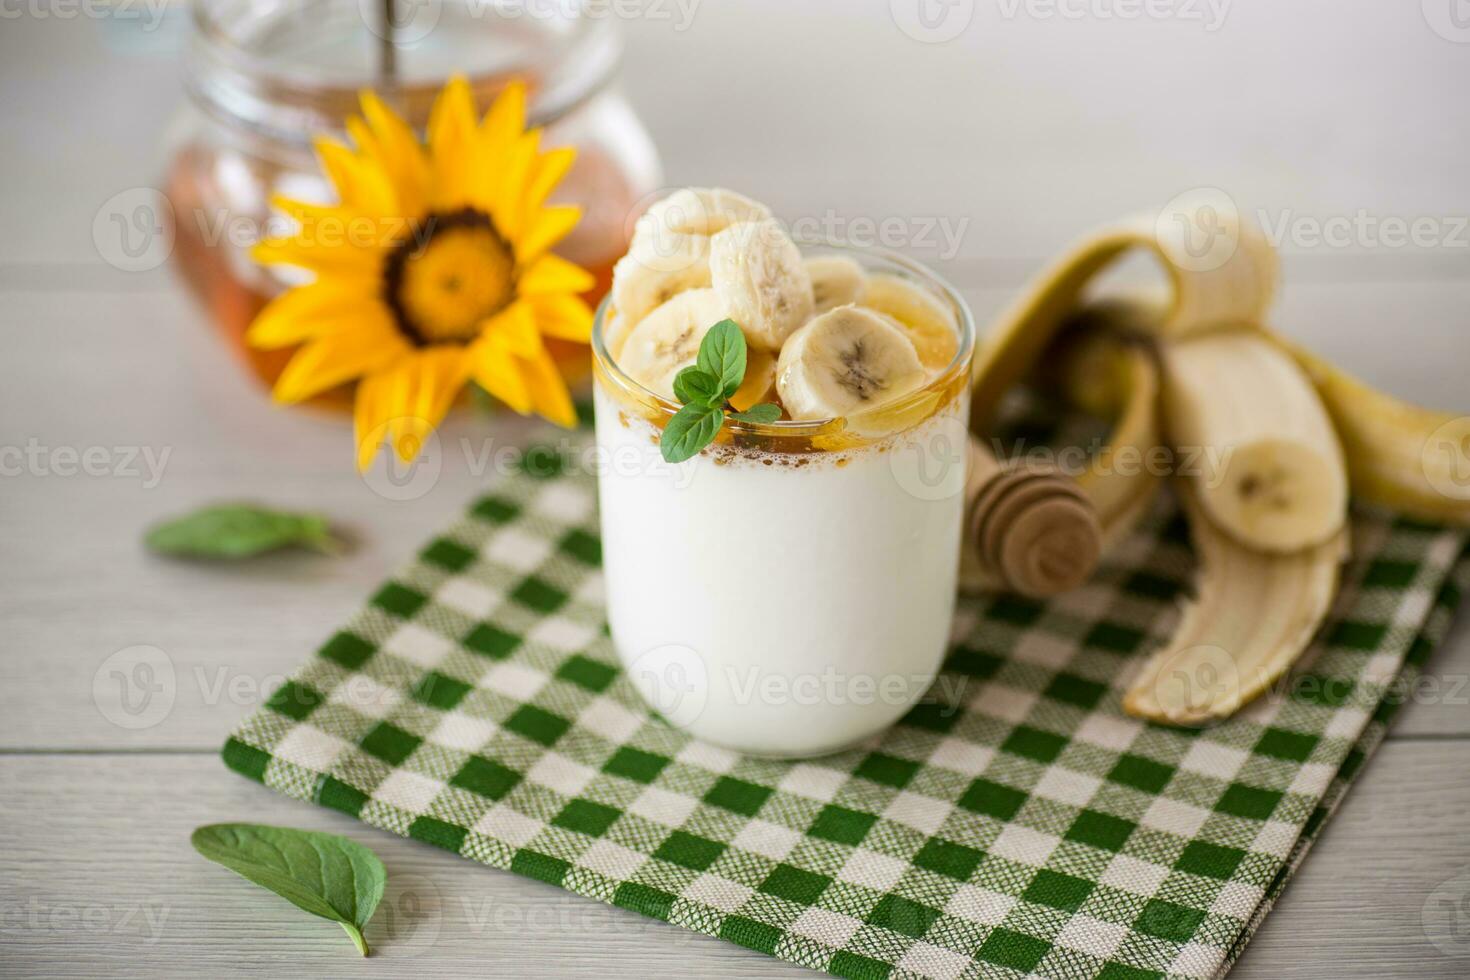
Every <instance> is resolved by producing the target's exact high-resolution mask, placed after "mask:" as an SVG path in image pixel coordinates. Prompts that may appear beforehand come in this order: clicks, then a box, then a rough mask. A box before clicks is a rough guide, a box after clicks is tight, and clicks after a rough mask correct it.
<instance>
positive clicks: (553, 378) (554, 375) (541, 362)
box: [519, 351, 577, 429]
mask: <svg viewBox="0 0 1470 980" xmlns="http://www.w3.org/2000/svg"><path fill="white" fill-rule="evenodd" d="M519 360H520V362H521V365H522V367H523V368H524V374H523V377H524V378H525V381H526V387H527V388H528V389H529V390H530V392H531V404H532V405H533V406H534V407H535V409H536V414H538V415H540V416H542V417H543V418H546V419H548V420H550V421H552V422H555V423H556V424H557V425H559V426H562V427H563V428H566V429H571V428H574V427H575V426H576V424H577V410H576V408H575V407H573V405H572V396H571V394H570V393H569V392H568V391H567V383H566V382H565V381H564V380H562V376H561V372H560V371H558V370H557V369H556V362H555V361H553V360H552V359H551V355H550V354H548V353H547V352H546V351H542V352H541V353H540V354H539V355H538V356H536V357H533V358H519Z"/></svg>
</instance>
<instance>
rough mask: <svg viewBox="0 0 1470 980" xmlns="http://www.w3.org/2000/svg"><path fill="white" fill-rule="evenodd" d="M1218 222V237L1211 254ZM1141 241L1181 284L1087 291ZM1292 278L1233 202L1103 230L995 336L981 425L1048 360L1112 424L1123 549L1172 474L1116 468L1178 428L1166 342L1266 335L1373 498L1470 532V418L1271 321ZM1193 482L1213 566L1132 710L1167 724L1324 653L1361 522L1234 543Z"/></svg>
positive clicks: (1224, 705) (1236, 704)
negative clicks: (1170, 410) (1114, 294)
mask: <svg viewBox="0 0 1470 980" xmlns="http://www.w3.org/2000/svg"><path fill="white" fill-rule="evenodd" d="M1201 229H1206V230H1211V234H1210V235H1208V236H1206V237H1207V239H1208V241H1207V242H1206V244H1207V245H1208V246H1209V247H1207V248H1205V249H1203V250H1202V249H1201V248H1200V245H1201V240H1200V237H1199V235H1198V234H1197V233H1198V232H1199V231H1200V230H1201ZM1221 242H1223V243H1224V246H1223V247H1221V245H1220V243H1221ZM1139 250H1142V251H1145V252H1147V253H1150V254H1152V255H1153V256H1154V257H1155V258H1156V259H1158V260H1159V263H1160V265H1161V266H1162V267H1163V269H1164V271H1165V272H1166V274H1167V277H1168V281H1169V287H1170V288H1169V290H1168V291H1167V294H1166V295H1164V296H1163V297H1161V298H1153V297H1149V296H1146V295H1145V296H1140V297H1134V298H1130V299H1126V300H1122V301H1118V300H1111V301H1105V302H1101V303H1099V302H1092V303H1088V302H1086V301H1085V296H1086V293H1087V290H1088V289H1089V287H1090V286H1091V285H1092V284H1093V282H1094V280H1095V279H1096V277H1097V276H1098V275H1099V274H1100V273H1101V272H1103V271H1104V270H1105V269H1107V268H1109V267H1110V266H1112V265H1113V264H1114V263H1115V262H1116V261H1117V260H1118V259H1120V258H1121V257H1122V256H1124V255H1125V254H1128V253H1130V252H1136V251H1139ZM1276 279H1277V263H1276V258H1275V253H1274V250H1273V249H1272V248H1271V246H1270V244H1269V243H1268V242H1267V241H1266V240H1265V239H1264V238H1263V237H1262V236H1261V235H1260V234H1259V232H1257V231H1255V230H1253V229H1251V228H1249V227H1247V226H1246V225H1245V223H1243V222H1241V221H1239V220H1238V216H1237V215H1236V214H1235V212H1234V210H1233V209H1225V210H1222V209H1220V208H1218V207H1216V206H1215V205H1214V204H1212V203H1211V202H1209V201H1196V202H1191V201H1184V202H1181V203H1179V204H1177V205H1176V206H1175V207H1173V208H1171V209H1168V210H1166V211H1165V212H1164V213H1163V214H1160V215H1158V216H1149V217H1146V218H1141V219H1134V220H1131V221H1127V222H1124V223H1122V224H1120V225H1118V226H1116V227H1114V228H1110V229H1106V230H1104V231H1102V232H1100V233H1097V234H1095V235H1092V236H1090V237H1089V238H1087V239H1086V240H1084V241H1083V242H1081V243H1080V244H1079V245H1077V246H1076V247H1075V248H1073V249H1072V250H1071V251H1069V252H1068V253H1067V254H1066V255H1064V256H1063V257H1062V258H1061V259H1060V260H1058V261H1057V262H1055V263H1053V264H1052V266H1050V267H1049V268H1048V270H1047V271H1046V272H1044V273H1043V274H1042V275H1041V276H1040V277H1039V278H1038V281H1037V282H1036V283H1035V284H1034V285H1033V286H1032V287H1031V288H1030V289H1029V290H1028V291H1027V292H1026V293H1025V294H1024V295H1023V296H1022V298H1021V299H1020V300H1019V301H1018V302H1017V303H1016V304H1015V305H1014V306H1013V307H1012V308H1011V310H1010V311H1009V312H1008V313H1007V314H1006V315H1005V316H1004V317H1002V318H1001V320H1000V322H999V325H998V326H997V327H996V328H995V329H993V330H992V331H991V333H990V334H989V336H988V337H987V338H986V339H985V340H984V341H983V342H982V343H981V345H980V347H979V349H978V350H977V353H976V362H975V368H974V374H973V397H972V400H971V405H972V408H971V428H972V429H973V430H974V431H975V432H977V433H979V434H982V435H983V434H985V433H986V432H987V431H988V430H989V428H990V427H991V425H992V424H993V423H994V420H995V415H996V413H997V411H998V408H999V405H1000V402H1001V399H1002V398H1003V397H1004V395H1005V393H1006V392H1007V391H1008V390H1009V389H1010V388H1011V387H1012V386H1013V385H1015V384H1017V383H1019V382H1020V381H1021V380H1023V379H1024V378H1025V377H1026V376H1027V375H1028V374H1031V373H1032V372H1033V370H1034V369H1035V368H1036V367H1037V366H1038V364H1040V363H1042V362H1043V360H1045V361H1046V362H1047V366H1048V367H1049V368H1050V373H1051V375H1052V377H1053V379H1054V380H1056V381H1057V382H1058V384H1059V385H1060V387H1061V388H1062V390H1063V391H1064V392H1065V393H1066V394H1067V396H1068V397H1069V398H1070V399H1071V401H1072V402H1073V403H1074V404H1076V405H1078V406H1080V407H1082V408H1083V409H1084V410H1087V411H1089V412H1091V413H1093V414H1096V415H1099V416H1101V417H1103V418H1106V419H1110V420H1111V421H1112V429H1111V432H1110V435H1109V437H1108V445H1107V446H1106V447H1105V448H1104V450H1103V453H1102V454H1101V455H1100V457H1099V460H1096V461H1094V463H1095V465H1093V466H1091V467H1089V468H1088V471H1087V472H1086V473H1084V474H1082V475H1080V476H1079V477H1078V482H1079V484H1080V485H1081V486H1082V487H1083V488H1084V490H1085V491H1086V493H1087V495H1088V497H1089V498H1090V499H1091V500H1092V501H1093V503H1094V505H1095V506H1096V507H1097V510H1098V512H1099V518H1100V521H1101V523H1102V525H1103V527H1104V532H1105V542H1106V543H1108V544H1111V543H1115V542H1116V541H1117V540H1119V539H1120V538H1121V537H1122V536H1123V535H1124V534H1125V533H1126V531H1127V530H1128V528H1130V527H1131V526H1132V522H1133V520H1134V519H1135V518H1136V517H1137V516H1138V515H1139V514H1140V513H1141V512H1143V511H1144V510H1145V509H1146V508H1147V505H1148V502H1149V501H1150V500H1151V499H1152V495H1153V493H1154V492H1155V491H1156V490H1157V488H1158V486H1159V485H1160V484H1161V482H1162V480H1161V478H1160V477H1159V476H1158V474H1156V473H1153V472H1149V470H1150V467H1146V466H1145V467H1141V468H1131V467H1130V468H1123V467H1117V466H1112V467H1108V466H1103V465H1098V464H1100V463H1101V462H1102V461H1103V460H1105V459H1106V458H1108V457H1109V456H1111V457H1114V458H1116V457H1117V455H1118V453H1119V452H1120V451H1125V452H1129V453H1138V454H1140V455H1139V458H1141V459H1146V458H1147V455H1146V454H1147V453H1148V452H1150V451H1153V450H1155V449H1157V448H1159V447H1161V446H1163V445H1164V444H1165V440H1167V439H1168V438H1169V432H1168V426H1167V424H1166V420H1165V419H1164V417H1163V415H1164V409H1163V406H1162V404H1161V399H1160V392H1161V389H1162V387H1163V385H1164V384H1165V383H1166V379H1165V378H1164V377H1163V376H1162V374H1161V370H1162V368H1161V359H1160V358H1159V357H1157V356H1156V354H1155V353H1154V351H1156V350H1157V349H1158V348H1161V347H1165V346H1167V345H1170V344H1174V343H1179V342H1181V341H1184V340H1187V339H1188V338H1191V337H1194V336H1197V335H1200V334H1204V333H1206V332H1211V331H1218V330H1225V329H1233V330H1241V329H1244V330H1252V331H1259V333H1260V334H1261V335H1262V336H1264V337H1266V338H1268V339H1269V340H1270V341H1271V342H1272V343H1274V344H1277V345H1279V346H1280V347H1281V348H1282V349H1283V350H1285V351H1286V352H1287V353H1289V354H1290V355H1291V357H1292V358H1293V359H1294V360H1295V362H1296V363H1297V365H1299V366H1300V367H1301V369H1302V370H1303V371H1304V372H1305V373H1306V375H1307V377H1308V379H1309V380H1310V382H1311V386H1312V388H1313V390H1314V391H1315V393H1316V395H1317V397H1318V398H1320V400H1321V403H1322V406H1323V408H1325V409H1326V413H1327V415H1328V417H1329V418H1330V420H1331V423H1332V429H1333V431H1334V433H1335V435H1336V437H1337V439H1338V440H1339V442H1340V444H1341V447H1342V454H1343V459H1344V461H1345V463H1346V468H1347V471H1348V477H1349V482H1350V488H1351V492H1352V493H1353V495H1354V496H1355V497H1356V498H1357V499H1359V500H1362V501H1366V502H1369V503H1373V504H1378V505H1382V506H1386V507H1389V508H1391V509H1394V510H1397V511H1400V512H1403V513H1405V514H1408V515H1410V516H1412V517H1416V518H1419V519H1422V520H1426V521H1430V522H1435V523H1447V524H1455V525H1459V526H1470V419H1467V418H1457V417H1455V416H1452V415H1449V414H1447V413H1442V412H1433V411H1429V410H1426V409H1422V408H1418V407H1416V406H1413V405H1409V404H1406V403H1404V402H1402V401H1399V400H1398V399H1395V398H1392V397H1391V396H1389V395H1386V394H1384V393H1382V392H1378V391H1375V390H1373V389H1372V388H1370V387H1369V386H1367V385H1365V384H1363V383H1362V382H1361V381H1359V380H1357V379H1355V378H1353V377H1351V376H1350V375H1347V374H1345V373H1344V372H1341V371H1339V370H1338V369H1336V368H1335V367H1333V366H1332V365H1330V364H1328V363H1327V362H1325V361H1323V360H1322V359H1321V358H1319V357H1316V356H1315V355H1313V354H1312V353H1310V352H1308V351H1306V350H1304V349H1302V348H1301V347H1299V346H1298V345H1296V344H1294V343H1292V342H1290V341H1288V340H1286V339H1285V338H1283V337H1281V336H1280V335H1279V334H1277V333H1276V332H1275V331H1273V330H1271V329H1270V328H1269V327H1268V326H1266V324H1267V322H1268V320H1267V312H1268V309H1269V306H1270V303H1271V300H1272V298H1273V296H1274V293H1275V288H1276ZM1066 328H1070V329H1069V330H1068V336H1066V337H1065V338H1064V340H1063V342H1062V343H1060V344H1059V345H1057V346H1056V347H1053V346H1052V345H1053V344H1054V342H1056V341H1057V339H1058V336H1059V335H1060V334H1062V333H1063V331H1064V329H1066ZM1151 347H1152V348H1153V350H1151V349H1150V348H1151ZM1139 469H1141V470H1142V471H1143V472H1141V473H1140V472H1139ZM1177 489H1178V490H1179V494H1180V496H1181V498H1182V499H1183V502H1184V508H1185V514H1186V517H1187V518H1188V520H1189V523H1190V529H1191V539H1192V541H1193V543H1194V547H1195V550H1196V554H1197V557H1198V559H1199V562H1200V569H1199V572H1198V576H1197V580H1196V587H1195V590H1194V593H1195V597H1194V598H1193V599H1192V600H1191V601H1190V602H1189V604H1188V605H1187V606H1186V607H1185V609H1184V611H1183V614H1182V616H1181V619H1180V622H1179V626H1178V628H1177V629H1176V632H1175V634H1174V636H1173V637H1171V638H1170V640H1169V641H1168V642H1167V643H1166V644H1165V645H1164V646H1163V647H1162V648H1161V649H1160V650H1158V651H1157V652H1156V653H1154V654H1153V655H1152V656H1151V657H1150V659H1149V660H1148V661H1147V662H1146V663H1145V664H1144V666H1143V668H1142V670H1141V672H1140V674H1139V676H1138V678H1137V679H1136V680H1135V682H1134V683H1133V685H1132V687H1131V688H1130V689H1129V691H1128V692H1127V695H1126V696H1125V699H1124V710H1126V711H1128V712H1129V713H1130V714H1134V715H1136V716H1138V717H1141V718H1145V719H1148V720H1152V721H1157V722H1162V723H1165V724H1184V725H1199V724H1208V723H1210V722H1212V721H1216V720H1219V719H1222V718H1225V717H1228V716H1229V715H1231V714H1233V713H1234V712H1235V711H1237V710H1239V709H1240V708H1241V707H1242V706H1243V705H1245V704H1246V703H1248V702H1249V701H1250V700H1251V699H1253V698H1255V697H1257V696H1258V695H1260V694H1261V693H1262V692H1263V691H1264V690H1266V689H1267V688H1268V687H1269V686H1270V684H1271V683H1273V682H1274V681H1275V680H1276V679H1278V678H1279V677H1281V676H1282V675H1283V674H1284V673H1285V672H1286V671H1287V670H1289V669H1290V667H1291V665H1292V664H1293V663H1294V662H1295V661H1296V659H1297V658H1298V657H1300V656H1301V654H1302V652H1303V651H1304V650H1305V649H1306V648H1307V647H1308V645H1309V644H1310V642H1311V640H1312V637H1313V636H1314V635H1315V633H1316V631H1317V630H1318V628H1319V627H1320V626H1321V623H1322V621H1323V619H1324V618H1325V616H1326V615H1327V612H1328V611H1329V610H1330V608H1331V605H1332V602H1333V599H1334V597H1335V594H1336V590H1337V584H1338V576H1339V571H1340V567H1341V565H1342V563H1343V562H1344V561H1345V560H1346V558H1347V557H1348V540H1349V533H1348V529H1347V526H1346V524H1345V523H1344V524H1343V525H1342V526H1341V527H1338V528H1337V529H1336V530H1335V531H1334V532H1333V533H1331V534H1330V535H1329V536H1327V537H1326V540H1324V541H1323V542H1322V543H1317V544H1312V545H1310V546H1306V547H1302V548H1300V549H1298V550H1295V551H1291V552H1288V553H1274V554H1273V553H1269V552H1267V551H1264V550H1262V549H1260V548H1257V547H1251V546H1249V545H1247V544H1242V543H1241V542H1240V541H1239V540H1237V539H1236V538H1233V537H1231V535H1230V534H1229V533H1227V530H1226V529H1225V528H1222V527H1220V526H1219V525H1218V524H1217V523H1216V522H1215V521H1213V520H1212V519H1211V518H1210V517H1209V516H1208V514H1207V513H1206V512H1205V510H1204V508H1203V507H1202V506H1201V505H1200V502H1199V499H1198V496H1197V491H1196V489H1195V488H1193V487H1191V486H1189V485H1187V484H1181V485H1180V486H1179V487H1177Z"/></svg>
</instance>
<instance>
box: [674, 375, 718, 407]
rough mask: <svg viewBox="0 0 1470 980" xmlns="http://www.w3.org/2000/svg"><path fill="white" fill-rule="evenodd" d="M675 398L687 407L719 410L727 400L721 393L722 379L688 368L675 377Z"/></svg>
mask: <svg viewBox="0 0 1470 980" xmlns="http://www.w3.org/2000/svg"><path fill="white" fill-rule="evenodd" d="M674 397H675V398H677V399H679V401H681V402H683V403H684V404H686V405H706V406H709V407H710V408H719V407H720V404H721V403H722V402H723V401H724V400H725V399H724V396H723V395H722V394H721V393H720V379H719V378H716V377H715V376H714V375H713V374H710V373H708V372H707V371H701V370H700V369H699V368H697V367H687V368H685V369H684V370H682V371H680V372H679V373H678V374H676V375H674Z"/></svg>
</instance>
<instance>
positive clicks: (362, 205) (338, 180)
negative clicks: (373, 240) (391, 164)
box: [313, 138, 394, 214]
mask: <svg viewBox="0 0 1470 980" xmlns="http://www.w3.org/2000/svg"><path fill="white" fill-rule="evenodd" d="M313 145H314V146H315V147H316V155H317V159H319V160H320V161H321V164H322V171H323V172H324V173H325V174H326V175H327V179H328V180H330V181H331V182H332V186H333V187H334V188H336V190H337V200H338V202H339V203H341V204H342V205H343V206H345V207H349V208H352V209H354V210H357V211H361V212H364V213H366V214H392V213H393V210H394V208H393V205H394V195H393V187H392V185H391V184H390V183H389V182H388V175H387V174H385V173H383V171H382V170H381V169H380V168H378V167H375V166H373V165H372V162H371V161H369V160H368V159H367V158H365V157H361V156H359V155H357V154H356V153H354V152H352V150H350V149H348V148H347V147H346V146H343V145H342V144H341V143H338V142H337V141H335V140H330V139H325V138H321V139H318V140H316V142H315V143H314V144H313Z"/></svg>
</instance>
